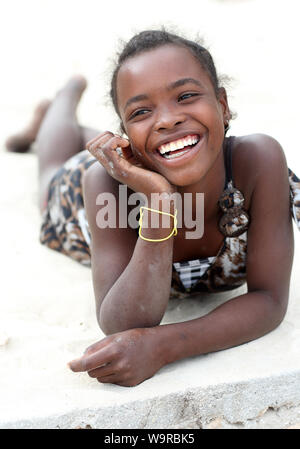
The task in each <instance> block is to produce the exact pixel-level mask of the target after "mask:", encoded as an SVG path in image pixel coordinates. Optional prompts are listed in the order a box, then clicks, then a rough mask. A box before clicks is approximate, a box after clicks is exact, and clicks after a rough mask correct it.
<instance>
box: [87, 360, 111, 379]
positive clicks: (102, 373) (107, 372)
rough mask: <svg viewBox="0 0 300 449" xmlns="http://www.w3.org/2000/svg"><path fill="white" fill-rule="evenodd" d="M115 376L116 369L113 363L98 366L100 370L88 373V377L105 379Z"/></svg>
mask: <svg viewBox="0 0 300 449" xmlns="http://www.w3.org/2000/svg"><path fill="white" fill-rule="evenodd" d="M112 374H116V367H115V364H114V363H108V364H107V365H103V366H100V368H96V369H92V370H90V371H88V375H89V376H90V377H94V378H97V377H106V376H111V375H112Z"/></svg>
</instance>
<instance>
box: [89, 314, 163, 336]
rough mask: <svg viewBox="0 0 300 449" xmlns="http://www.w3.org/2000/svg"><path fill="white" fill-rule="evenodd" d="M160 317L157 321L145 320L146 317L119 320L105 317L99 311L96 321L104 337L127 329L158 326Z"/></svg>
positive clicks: (152, 319) (118, 318)
mask: <svg viewBox="0 0 300 449" xmlns="http://www.w3.org/2000/svg"><path fill="white" fill-rule="evenodd" d="M161 320H162V317H160V318H159V319H154V318H153V317H151V318H148V319H147V318H146V317H137V316H135V317H132V318H131V319H128V318H127V319H123V320H122V319H121V317H120V316H118V317H113V316H106V315H105V313H101V309H100V311H99V313H98V314H97V321H98V325H99V327H100V329H101V331H102V332H103V333H104V334H105V335H106V336H108V335H112V334H116V333H118V332H124V331H127V330H129V329H137V328H146V327H155V326H159V324H160V322H161Z"/></svg>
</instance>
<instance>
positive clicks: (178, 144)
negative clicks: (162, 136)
mask: <svg viewBox="0 0 300 449" xmlns="http://www.w3.org/2000/svg"><path fill="white" fill-rule="evenodd" d="M199 140H200V136H199V135H198V134H188V135H185V136H183V137H181V138H180V139H176V140H172V141H170V142H167V143H165V144H163V145H160V146H159V147H158V151H159V153H160V154H161V155H162V156H163V155H166V153H167V154H168V155H170V153H174V152H176V151H178V150H184V149H185V148H186V147H191V146H193V145H195V144H197V143H198V142H199Z"/></svg>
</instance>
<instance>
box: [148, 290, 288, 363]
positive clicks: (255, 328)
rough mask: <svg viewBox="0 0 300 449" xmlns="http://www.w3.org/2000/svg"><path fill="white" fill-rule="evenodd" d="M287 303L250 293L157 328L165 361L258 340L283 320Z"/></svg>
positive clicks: (168, 361)
mask: <svg viewBox="0 0 300 449" xmlns="http://www.w3.org/2000/svg"><path fill="white" fill-rule="evenodd" d="M284 314H285V307H283V306H282V305H280V304H279V303H278V302H276V301H275V300H273V298H271V297H270V296H268V294H267V293H265V292H261V291H257V292H251V293H247V294H244V295H241V296H238V297H236V298H233V299H231V300H230V301H227V302H226V303H224V304H222V305H221V306H219V307H217V308H216V309H214V310H213V311H212V312H210V313H209V314H207V315H205V316H203V317H201V318H198V319H195V320H191V321H187V322H183V323H176V324H169V325H164V326H159V327H157V328H155V329H156V332H157V338H158V344H159V345H161V346H160V347H161V354H160V356H161V357H162V358H163V360H164V364H167V363H171V362H174V361H176V360H180V359H183V358H186V357H191V356H194V355H200V354H207V353H209V352H214V351H219V350H222V349H227V348H230V347H234V346H238V345H240V344H243V343H246V342H248V341H251V340H255V339H256V338H259V337H261V336H263V335H265V334H266V333H268V332H270V331H271V330H273V329H275V327H276V326H278V325H279V324H280V322H281V321H282V319H283V317H284Z"/></svg>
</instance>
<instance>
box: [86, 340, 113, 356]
mask: <svg viewBox="0 0 300 449" xmlns="http://www.w3.org/2000/svg"><path fill="white" fill-rule="evenodd" d="M107 339H108V337H105V338H103V339H102V340H100V341H97V342H96V343H93V344H92V345H90V346H88V347H87V348H86V350H85V351H84V353H83V354H84V355H86V354H92V353H93V352H95V351H98V350H99V349H102V348H104V347H105V345H106V343H107Z"/></svg>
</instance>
